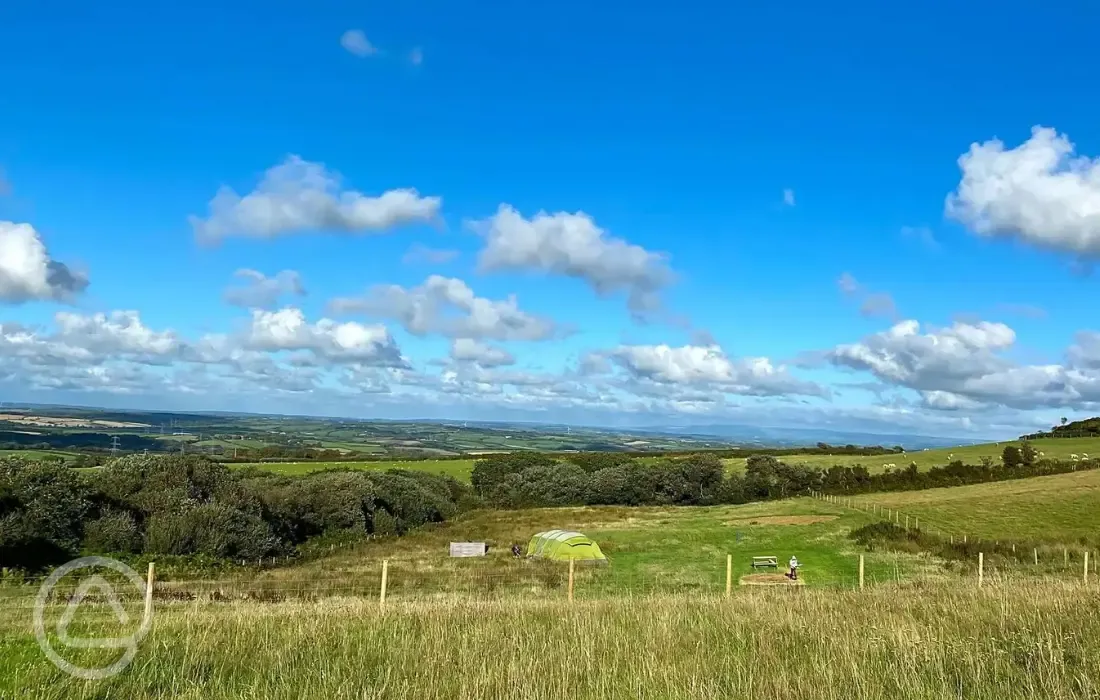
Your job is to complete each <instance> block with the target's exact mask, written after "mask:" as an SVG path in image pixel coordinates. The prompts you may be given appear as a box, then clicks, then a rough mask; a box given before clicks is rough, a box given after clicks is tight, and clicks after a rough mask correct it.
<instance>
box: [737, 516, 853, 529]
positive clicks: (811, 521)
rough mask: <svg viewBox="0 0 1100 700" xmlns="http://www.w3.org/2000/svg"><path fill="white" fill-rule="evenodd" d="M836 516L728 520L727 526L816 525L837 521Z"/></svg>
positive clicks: (764, 517)
mask: <svg viewBox="0 0 1100 700" xmlns="http://www.w3.org/2000/svg"><path fill="white" fill-rule="evenodd" d="M837 517H838V516H835V515H765V516H762V517H759V518H740V519H738V520H727V521H726V525H730V526H733V527H744V526H746V525H816V524H817V523H827V522H829V521H830V520H836V519H837Z"/></svg>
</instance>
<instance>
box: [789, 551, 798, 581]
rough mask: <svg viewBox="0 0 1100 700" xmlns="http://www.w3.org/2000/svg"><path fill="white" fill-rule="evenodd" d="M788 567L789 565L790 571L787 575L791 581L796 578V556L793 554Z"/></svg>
mask: <svg viewBox="0 0 1100 700" xmlns="http://www.w3.org/2000/svg"><path fill="white" fill-rule="evenodd" d="M790 567H791V573H790V574H788V576H790V579H791V580H792V581H797V580H798V557H796V556H794V555H793V554H792V555H791V562H790Z"/></svg>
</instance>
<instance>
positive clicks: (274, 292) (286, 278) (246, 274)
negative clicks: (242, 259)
mask: <svg viewBox="0 0 1100 700" xmlns="http://www.w3.org/2000/svg"><path fill="white" fill-rule="evenodd" d="M234 277H236V278H238V279H240V280H243V284H241V285H237V286H231V287H229V288H228V289H226V290H225V294H224V295H223V297H222V298H223V299H224V300H225V303H227V304H229V305H231V306H243V307H245V308H247V309H265V308H269V307H272V306H275V305H277V304H278V303H279V301H280V300H281V299H282V298H283V297H284V296H294V297H302V296H305V294H306V288H305V286H304V284H303V283H302V276H301V275H300V274H298V273H297V272H296V271H295V270H283V271H281V272H278V273H276V274H275V275H274V276H272V277H268V276H267V275H265V274H264V273H262V272H258V271H256V270H249V269H247V268H242V269H240V270H237V271H236V272H235V273H234Z"/></svg>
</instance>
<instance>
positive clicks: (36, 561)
mask: <svg viewBox="0 0 1100 700" xmlns="http://www.w3.org/2000/svg"><path fill="white" fill-rule="evenodd" d="M89 509H90V503H89V501H88V498H87V492H86V489H85V488H84V487H83V485H82V484H81V481H80V478H79V476H78V475H77V474H76V473H75V472H73V471H72V470H71V469H68V468H66V467H63V466H61V465H60V464H58V463H57V462H53V461H43V462H34V461H28V460H23V459H8V460H0V566H5V567H8V566H28V567H31V568H38V567H42V566H46V565H48V564H50V563H52V562H55V561H64V560H66V559H69V558H71V557H73V556H75V555H76V554H77V553H79V551H80V545H81V537H82V535H83V527H82V523H83V519H84V517H85V516H86V515H87V513H88V511H89Z"/></svg>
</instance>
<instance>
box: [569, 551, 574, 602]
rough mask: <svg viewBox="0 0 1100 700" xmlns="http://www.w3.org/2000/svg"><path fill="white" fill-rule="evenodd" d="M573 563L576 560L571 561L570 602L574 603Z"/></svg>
mask: <svg viewBox="0 0 1100 700" xmlns="http://www.w3.org/2000/svg"><path fill="white" fill-rule="evenodd" d="M573 562H574V559H572V558H570V559H569V602H570V603H572V602H573Z"/></svg>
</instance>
